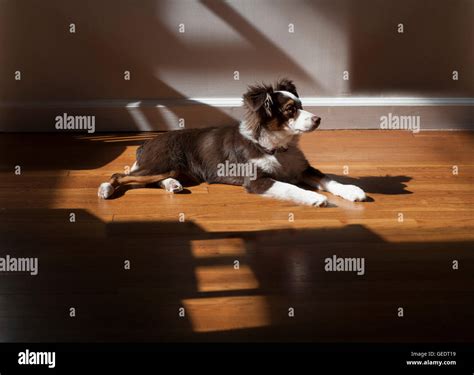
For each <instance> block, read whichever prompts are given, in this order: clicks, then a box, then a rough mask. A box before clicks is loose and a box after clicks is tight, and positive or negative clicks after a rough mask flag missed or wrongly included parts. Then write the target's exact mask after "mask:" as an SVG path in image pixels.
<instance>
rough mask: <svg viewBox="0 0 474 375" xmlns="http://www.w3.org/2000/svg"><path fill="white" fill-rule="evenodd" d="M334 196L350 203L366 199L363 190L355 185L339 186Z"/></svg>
mask: <svg viewBox="0 0 474 375" xmlns="http://www.w3.org/2000/svg"><path fill="white" fill-rule="evenodd" d="M334 194H335V195H338V196H340V197H341V198H344V199H347V200H348V201H351V202H361V201H364V200H366V199H367V196H366V195H365V193H364V190H362V189H361V188H360V187H358V186H355V185H342V184H340V185H339V186H337V188H336V190H335V192H334Z"/></svg>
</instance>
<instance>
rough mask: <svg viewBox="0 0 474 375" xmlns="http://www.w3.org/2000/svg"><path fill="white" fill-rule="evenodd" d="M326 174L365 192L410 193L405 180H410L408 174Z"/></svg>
mask: <svg viewBox="0 0 474 375" xmlns="http://www.w3.org/2000/svg"><path fill="white" fill-rule="evenodd" d="M328 176H329V177H330V178H332V179H334V180H336V181H337V182H340V183H342V184H348V185H356V186H359V187H360V188H361V189H362V190H364V191H365V192H366V193H369V194H370V193H372V194H387V195H398V194H412V192H411V191H409V190H407V189H406V187H407V184H406V183H407V182H409V181H411V177H409V176H388V175H387V176H362V177H349V176H340V175H338V176H336V175H332V174H328Z"/></svg>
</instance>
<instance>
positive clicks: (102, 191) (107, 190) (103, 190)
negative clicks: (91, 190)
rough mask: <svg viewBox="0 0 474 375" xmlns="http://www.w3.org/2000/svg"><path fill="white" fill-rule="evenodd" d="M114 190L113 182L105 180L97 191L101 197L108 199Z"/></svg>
mask: <svg viewBox="0 0 474 375" xmlns="http://www.w3.org/2000/svg"><path fill="white" fill-rule="evenodd" d="M114 190H115V189H114V187H113V186H112V185H111V184H109V183H108V182H104V183H102V184H100V186H99V190H98V191H97V195H98V196H99V198H102V199H107V198H110V197H111V196H112V194H113V193H114Z"/></svg>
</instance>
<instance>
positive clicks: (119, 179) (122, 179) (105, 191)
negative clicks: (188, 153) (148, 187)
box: [97, 171, 177, 199]
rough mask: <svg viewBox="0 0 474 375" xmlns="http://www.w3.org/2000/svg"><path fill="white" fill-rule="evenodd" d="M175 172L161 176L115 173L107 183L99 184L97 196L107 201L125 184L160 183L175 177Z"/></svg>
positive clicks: (140, 172) (136, 172)
mask: <svg viewBox="0 0 474 375" xmlns="http://www.w3.org/2000/svg"><path fill="white" fill-rule="evenodd" d="M176 175H177V173H176V172H175V171H170V172H165V173H161V174H151V175H146V174H144V172H143V171H135V172H130V174H128V175H127V174H124V173H115V174H113V175H112V177H111V178H110V180H109V182H104V183H102V184H100V186H99V191H98V193H97V195H98V196H99V198H103V199H107V198H110V197H111V196H112V194H113V193H114V191H115V190H116V189H117V188H119V187H120V186H122V185H125V184H132V183H138V184H153V183H158V182H160V181H163V180H166V179H170V177H174V176H176Z"/></svg>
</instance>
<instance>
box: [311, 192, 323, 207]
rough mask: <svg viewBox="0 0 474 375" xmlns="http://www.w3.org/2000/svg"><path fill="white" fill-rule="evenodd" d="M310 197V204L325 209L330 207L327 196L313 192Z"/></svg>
mask: <svg viewBox="0 0 474 375" xmlns="http://www.w3.org/2000/svg"><path fill="white" fill-rule="evenodd" d="M310 193H312V194H310V195H309V196H308V203H309V204H310V205H311V206H314V207H325V206H327V205H328V198H327V197H326V196H325V195H322V194H318V193H315V192H313V191H311V192H310Z"/></svg>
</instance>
